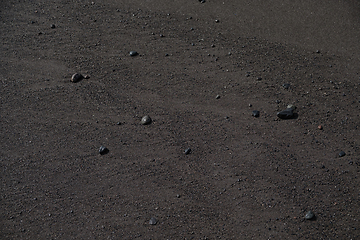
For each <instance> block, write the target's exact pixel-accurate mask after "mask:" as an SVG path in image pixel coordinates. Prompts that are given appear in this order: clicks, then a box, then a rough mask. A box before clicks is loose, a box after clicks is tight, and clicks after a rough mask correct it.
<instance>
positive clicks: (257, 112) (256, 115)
mask: <svg viewBox="0 0 360 240" xmlns="http://www.w3.org/2000/svg"><path fill="white" fill-rule="evenodd" d="M252 115H253V116H254V117H259V116H260V112H259V111H258V110H254V111H252Z"/></svg>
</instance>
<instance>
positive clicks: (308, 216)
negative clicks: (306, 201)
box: [305, 211, 315, 220]
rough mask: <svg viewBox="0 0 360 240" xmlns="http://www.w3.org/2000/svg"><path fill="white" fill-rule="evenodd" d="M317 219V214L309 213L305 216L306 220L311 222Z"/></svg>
mask: <svg viewBox="0 0 360 240" xmlns="http://www.w3.org/2000/svg"><path fill="white" fill-rule="evenodd" d="M314 217H315V214H314V213H313V212H312V211H308V212H307V213H306V214H305V219H306V220H311V219H313V218H314Z"/></svg>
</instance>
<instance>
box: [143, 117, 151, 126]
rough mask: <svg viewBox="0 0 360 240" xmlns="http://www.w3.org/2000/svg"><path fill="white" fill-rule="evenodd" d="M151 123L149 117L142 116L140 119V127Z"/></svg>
mask: <svg viewBox="0 0 360 240" xmlns="http://www.w3.org/2000/svg"><path fill="white" fill-rule="evenodd" d="M151 122H152V120H151V118H150V117H149V116H144V117H143V118H142V119H141V124H142V125H148V124H150V123H151Z"/></svg>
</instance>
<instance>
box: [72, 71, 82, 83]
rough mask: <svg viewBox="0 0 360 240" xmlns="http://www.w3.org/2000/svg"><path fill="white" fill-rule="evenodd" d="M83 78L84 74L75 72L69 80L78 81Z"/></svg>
mask: <svg viewBox="0 0 360 240" xmlns="http://www.w3.org/2000/svg"><path fill="white" fill-rule="evenodd" d="M83 79H84V76H83V75H81V74H80V73H75V74H74V75H72V77H71V81H72V82H73V83H77V82H80V81H81V80H83Z"/></svg>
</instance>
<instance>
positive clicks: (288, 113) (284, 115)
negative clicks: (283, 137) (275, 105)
mask: <svg viewBox="0 0 360 240" xmlns="http://www.w3.org/2000/svg"><path fill="white" fill-rule="evenodd" d="M277 116H278V117H279V118H281V119H291V118H293V117H294V109H292V108H287V109H286V110H284V111H281V112H278V113H277Z"/></svg>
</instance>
